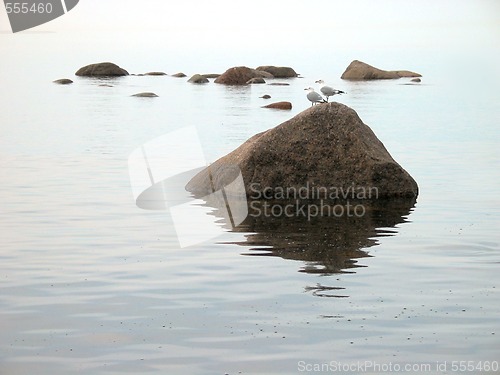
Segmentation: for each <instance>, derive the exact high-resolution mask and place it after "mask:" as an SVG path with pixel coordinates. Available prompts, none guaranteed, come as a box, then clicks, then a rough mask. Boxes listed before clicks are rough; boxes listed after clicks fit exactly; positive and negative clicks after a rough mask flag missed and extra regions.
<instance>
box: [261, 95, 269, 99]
mask: <svg viewBox="0 0 500 375" xmlns="http://www.w3.org/2000/svg"><path fill="white" fill-rule="evenodd" d="M259 98H261V99H271V95H268V94H265V95H262V96H259Z"/></svg>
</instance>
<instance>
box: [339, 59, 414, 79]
mask: <svg viewBox="0 0 500 375" xmlns="http://www.w3.org/2000/svg"><path fill="white" fill-rule="evenodd" d="M402 77H422V75H420V74H418V73H415V72H410V71H408V70H382V69H378V68H375V67H373V66H371V65H368V64H367V63H364V62H362V61H359V60H354V61H353V62H351V63H350V64H349V66H348V67H347V69H346V70H345V72H344V73H342V76H341V77H340V78H342V79H348V80H357V81H362V80H371V79H397V78H402Z"/></svg>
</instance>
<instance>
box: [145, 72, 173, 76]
mask: <svg viewBox="0 0 500 375" xmlns="http://www.w3.org/2000/svg"><path fill="white" fill-rule="evenodd" d="M144 75H145V76H166V75H167V73H164V72H148V73H144Z"/></svg>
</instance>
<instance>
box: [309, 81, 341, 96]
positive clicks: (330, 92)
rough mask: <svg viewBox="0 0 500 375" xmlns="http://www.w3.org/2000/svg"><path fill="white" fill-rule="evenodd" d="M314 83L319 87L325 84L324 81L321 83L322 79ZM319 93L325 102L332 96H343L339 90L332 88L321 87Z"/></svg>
mask: <svg viewBox="0 0 500 375" xmlns="http://www.w3.org/2000/svg"><path fill="white" fill-rule="evenodd" d="M316 83H319V84H320V85H322V84H323V83H325V81H323V80H322V79H320V80H318V81H316ZM319 91H321V93H322V94H323V95H324V96H326V101H328V98H329V97H330V96H333V95H338V94H345V92H344V91H341V90H336V89H334V88H333V87H330V86H323V87H321V88H320V89H319Z"/></svg>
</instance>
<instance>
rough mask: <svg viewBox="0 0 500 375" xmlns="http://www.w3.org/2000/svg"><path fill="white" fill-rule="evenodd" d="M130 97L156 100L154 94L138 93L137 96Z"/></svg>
mask: <svg viewBox="0 0 500 375" xmlns="http://www.w3.org/2000/svg"><path fill="white" fill-rule="evenodd" d="M132 96H135V97H137V98H157V97H158V95H156V94H155V93H154V92H140V93H138V94H134V95H132Z"/></svg>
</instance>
